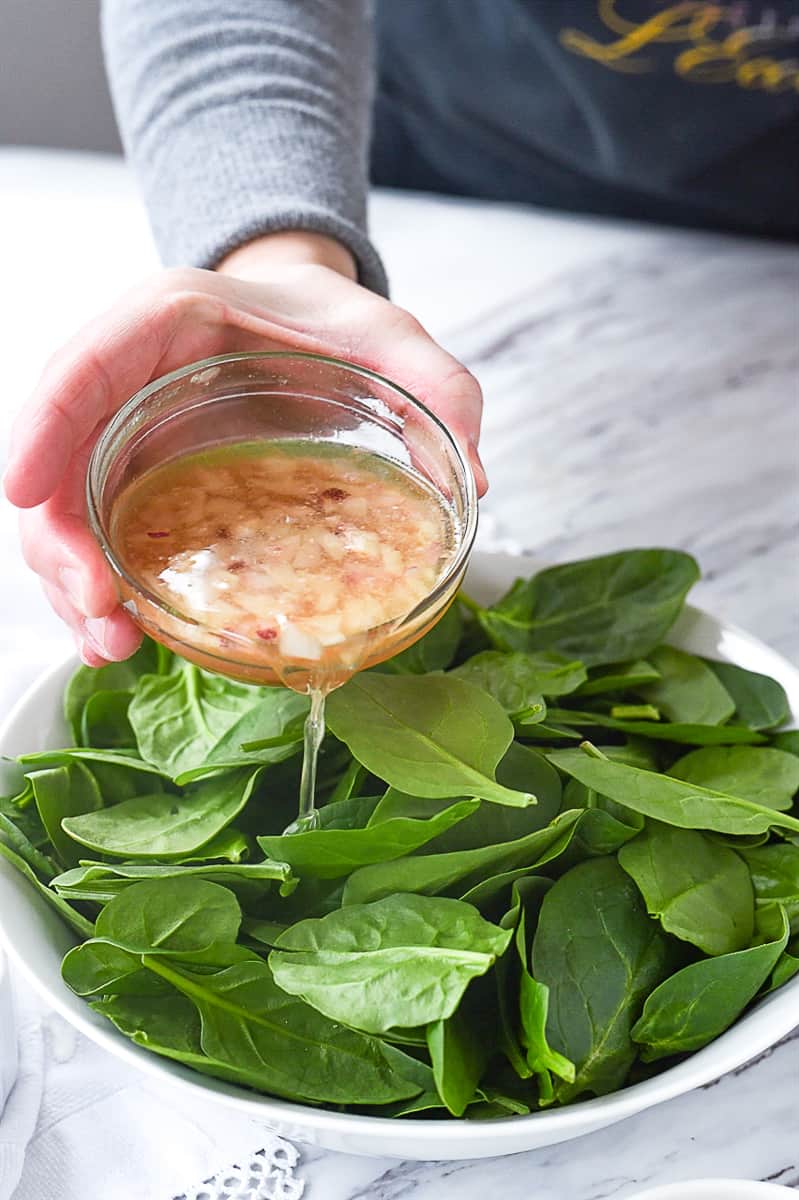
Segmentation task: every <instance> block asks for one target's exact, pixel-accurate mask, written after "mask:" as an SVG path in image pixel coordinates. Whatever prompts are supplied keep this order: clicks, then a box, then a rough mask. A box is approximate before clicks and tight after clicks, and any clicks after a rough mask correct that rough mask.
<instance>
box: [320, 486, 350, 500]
mask: <svg viewBox="0 0 799 1200" xmlns="http://www.w3.org/2000/svg"><path fill="white" fill-rule="evenodd" d="M348 496H349V492H345V491H343V490H342V489H341V488H336V487H333V488H325V490H324V491H323V492H322V499H323V500H346V499H347V497H348Z"/></svg>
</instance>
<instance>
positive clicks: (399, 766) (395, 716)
mask: <svg viewBox="0 0 799 1200" xmlns="http://www.w3.org/2000/svg"><path fill="white" fill-rule="evenodd" d="M327 720H328V725H329V726H330V728H331V729H332V731H333V733H334V734H335V735H336V737H337V738H339V739H340V740H341V741H342V742H345V743H346V744H347V746H348V747H349V749H350V752H351V753H352V754H353V755H354V757H355V758H357V759H358V761H359V762H360V763H362V764H363V765H364V766H365V767H366V768H367V770H369V771H371V772H372V773H373V774H375V775H377V776H378V777H379V778H381V779H384V780H385V781H386V783H389V784H390V785H391V786H392V787H396V788H398V789H399V790H400V791H402V792H409V793H410V794H411V795H415V796H430V797H436V796H445V797H450V796H463V795H467V796H477V797H479V798H480V799H482V800H489V801H492V802H494V803H497V804H516V805H526V804H529V803H531V802H534V797H532V796H530V795H528V794H526V793H524V792H516V791H512V790H511V789H510V788H506V787H503V786H502V785H501V784H499V783H497V782H496V780H495V778H494V772H495V770H496V767H497V764H498V763H499V761H500V759H501V758H502V756H503V755H504V754H505V752H506V750H507V749H508V746H509V745H510V743H511V741H512V740H513V726H512V725H511V723H510V721H509V720H508V718H507V716H506V715H505V713H504V712H503V711H502V709H501V708H500V706H499V705H498V704H497V702H496V700H494V699H493V698H492V697H491V696H489V695H488V694H487V693H486V692H483V691H482V690H481V689H480V688H476V687H474V686H473V685H472V684H469V683H465V682H464V681H463V680H460V679H453V678H451V677H450V676H447V675H423V676H391V675H376V674H372V673H371V672H369V673H366V674H364V675H361V676H356V677H355V678H354V679H351V680H350V682H349V683H347V684H345V685H344V687H343V688H340V689H339V690H338V691H335V692H332V693H331V695H330V696H329V697H328V701H327Z"/></svg>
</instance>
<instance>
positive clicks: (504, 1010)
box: [0, 550, 799, 1120]
mask: <svg viewBox="0 0 799 1200" xmlns="http://www.w3.org/2000/svg"><path fill="white" fill-rule="evenodd" d="M695 577H696V567H695V564H694V563H693V560H692V559H690V558H689V557H688V556H687V555H684V554H681V553H679V552H676V551H661V550H644V551H640V550H633V551H627V552H623V553H620V554H614V555H605V556H602V557H600V558H597V559H592V560H588V561H585V562H580V563H572V564H567V565H565V566H561V567H554V568H551V569H550V570H548V571H544V572H541V573H540V574H539V575H538V576H536V577H534V578H533V579H531V580H522V581H519V582H517V583H516V584H515V585H514V587H513V588H512V589H511V591H510V593H509V594H508V595H507V596H506V597H505V598H504V599H503V600H501V601H500V602H499V603H498V604H496V605H494V606H492V607H490V608H481V607H480V606H479V605H477V604H476V603H474V602H473V601H471V600H468V599H467V598H465V597H464V598H463V600H462V603H461V601H460V600H457V601H456V602H455V604H453V605H452V606H451V608H450V609H449V611H448V613H447V614H446V616H445V617H444V618H443V619H442V620H441V621H440V622H439V623H438V624H437V625H436V626H435V627H434V628H433V629H432V630H430V631H429V632H428V633H427V634H426V635H425V636H424V637H423V638H422V639H420V641H419V642H417V643H416V644H415V645H413V646H411V647H409V648H408V649H407V650H405V651H404V652H403V653H402V654H400V655H398V656H397V657H396V658H394V659H393V660H391V661H390V662H388V663H385V664H381V665H380V667H379V668H375V669H373V670H370V671H367V672H365V673H364V674H363V675H361V676H360V677H358V678H357V679H355V680H353V681H352V682H351V683H349V684H348V685H347V686H346V687H344V688H342V689H340V690H339V691H337V692H335V693H334V694H333V695H332V696H331V698H330V701H329V718H330V730H331V732H329V733H328V735H327V736H326V738H325V741H324V743H323V746H322V752H321V756H320V774H319V780H320V786H319V789H318V795H319V799H320V802H322V807H321V809H320V812H319V823H318V827H317V828H316V829H314V830H311V831H306V832H304V833H298V834H292V835H288V836H287V835H285V834H284V833H283V830H284V829H285V827H286V825H287V824H288V822H289V821H290V820H291V819H292V818H293V817H294V815H295V814H296V806H297V788H298V783H299V775H300V761H299V751H300V749H301V742H302V736H301V735H302V723H303V720H304V717H305V714H306V712H307V709H308V700H307V697H305V696H299V695H296V694H295V693H294V692H290V691H287V690H286V689H283V688H260V687H254V686H249V685H245V684H239V683H235V682H231V681H228V680H225V679H222V678H219V677H217V676H214V675H211V674H209V673H207V672H204V671H200V670H199V669H198V668H196V667H194V666H192V665H191V664H189V663H186V662H183V661H182V660H181V659H179V658H177V657H175V656H174V655H172V654H171V653H170V652H169V651H167V650H164V649H163V648H162V647H158V646H156V645H155V644H154V643H152V642H149V641H147V640H145V642H144V644H143V646H142V648H141V650H140V651H139V652H137V654H136V655H135V656H134V657H133V658H132V659H131V660H130V661H129V662H127V663H123V664H111V665H109V666H107V667H103V668H101V669H100V670H98V671H93V670H90V669H89V668H85V667H81V668H79V669H78V671H77V672H76V673H75V675H74V676H73V679H72V681H71V682H70V684H69V685H68V687H67V693H66V697H65V714H66V717H67V720H68V722H69V724H70V726H71V728H72V731H73V735H74V738H75V742H76V745H74V746H71V747H67V748H57V749H50V750H47V751H39V752H37V753H34V754H28V755H23V756H22V757H21V758H20V759H19V760H18V763H16V764H9V763H7V762H6V763H3V764H0V767H1V768H2V769H1V773H2V777H3V778H2V782H0V791H2V792H3V793H4V794H3V796H2V798H0V856H2V859H3V864H2V865H3V867H4V868H5V866H6V865H9V866H11V867H13V868H14V869H15V870H16V871H17V872H18V874H19V885H20V887H21V888H31V889H33V890H34V891H35V892H36V893H37V895H38V898H39V901H40V902H43V903H46V904H47V905H48V906H49V907H50V908H51V909H52V911H53V914H54V915H56V916H57V918H59V919H60V920H61V922H62V924H63V925H64V926H65V933H64V945H65V946H67V945H68V944H70V942H72V941H74V940H75V939H77V940H78V941H79V944H78V945H75V946H74V948H73V949H71V950H70V951H69V953H68V954H67V955H66V957H65V959H64V963H63V976H64V979H65V981H66V983H67V985H68V986H70V987H71V988H72V989H73V991H75V992H76V993H77V994H78V995H80V996H83V997H85V998H86V1001H87V1003H90V1004H91V1006H92V1007H93V1008H94V1009H95V1010H96V1011H97V1012H98V1013H101V1014H103V1015H104V1016H105V1017H107V1018H108V1019H109V1020H110V1021H112V1022H113V1023H114V1024H115V1025H116V1027H117V1028H118V1029H119V1030H120V1031H121V1032H122V1033H123V1034H124V1035H125V1036H127V1037H130V1038H131V1039H132V1040H133V1041H134V1042H136V1043H137V1044H139V1045H141V1046H144V1047H146V1048H147V1049H149V1050H150V1051H152V1052H153V1053H156V1054H160V1055H163V1056H165V1057H168V1058H170V1059H173V1060H175V1061H177V1062H181V1063H183V1064H185V1065H186V1066H188V1067H190V1068H192V1069H193V1070H195V1071H198V1072H201V1073H203V1074H207V1075H210V1076H214V1077H216V1078H219V1079H223V1080H225V1081H227V1082H229V1083H234V1084H238V1085H240V1086H244V1087H248V1088H254V1089H256V1090H259V1091H262V1092H266V1093H268V1094H271V1095H275V1096H280V1097H284V1098H287V1099H291V1100H295V1101H298V1102H300V1103H303V1104H327V1105H333V1106H336V1107H339V1108H342V1107H344V1108H348V1109H352V1110H354V1111H358V1112H367V1113H370V1114H372V1113H377V1114H384V1115H389V1116H395V1117H400V1118H401V1117H405V1116H407V1117H411V1116H414V1117H418V1118H419V1119H423V1118H424V1119H436V1118H437V1117H440V1116H445V1115H446V1114H447V1113H449V1114H451V1115H453V1116H462V1117H464V1118H466V1119H475V1120H476V1119H487V1118H491V1119H494V1118H498V1117H504V1116H507V1115H516V1114H524V1113H527V1112H530V1111H532V1110H533V1109H535V1108H536V1107H538V1108H540V1107H543V1106H548V1105H552V1104H567V1103H570V1102H571V1101H572V1100H574V1099H576V1098H578V1097H580V1096H583V1095H591V1094H596V1095H602V1094H604V1093H606V1092H608V1091H611V1090H613V1089H614V1088H618V1087H622V1086H624V1085H625V1084H626V1083H627V1082H628V1081H629V1080H631V1079H634V1078H637V1077H638V1076H639V1075H640V1073H641V1071H642V1069H645V1070H646V1071H651V1070H652V1068H649V1067H646V1068H642V1063H649V1062H655V1061H660V1060H661V1059H662V1060H664V1061H665V1060H668V1059H669V1058H671V1057H673V1056H674V1055H680V1054H684V1053H689V1052H690V1051H692V1050H693V1049H697V1048H698V1047H700V1046H702V1045H704V1044H705V1043H706V1042H707V1041H708V1040H709V1039H710V1038H712V1037H715V1036H716V1035H717V1034H719V1033H720V1032H722V1031H723V1030H724V1029H725V1028H727V1026H728V1025H729V1024H730V1022H732V1021H734V1020H736V1019H737V1018H738V1016H739V1015H741V1014H742V1013H743V1012H745V1010H746V1009H747V1007H748V1006H749V1005H750V1004H751V1003H752V1002H753V1001H754V1000H756V999H757V998H758V997H759V996H762V995H764V994H765V992H766V991H769V990H773V989H774V988H776V987H779V986H783V985H785V984H787V983H789V981H790V980H793V981H794V982H793V984H792V986H797V984H796V972H797V970H798V969H799V939H798V938H797V934H798V933H799V811H798V810H797V806H796V795H797V790H798V789H799V731H796V730H788V731H784V730H782V731H780V730H779V726H780V725H781V724H782V723H783V722H784V721H785V719H786V718H787V716H788V703H787V698H786V696H785V692H784V691H783V689H782V688H781V687H780V685H779V684H778V683H777V682H776V681H775V680H772V679H769V678H767V677H766V676H763V675H757V674H755V673H753V672H750V671H746V670H744V669H743V668H740V667H737V666H733V665H730V664H726V663H716V662H710V661H708V660H704V659H700V658H697V657H695V656H693V655H691V654H687V653H685V652H684V651H683V650H680V649H675V648H672V647H669V646H665V645H663V637H664V635H665V634H666V633H667V632H668V630H669V629H670V627H671V624H672V622H673V621H674V619H675V618H676V617H677V615H678V613H679V611H680V608H681V606H682V602H683V598H684V595H685V593H686V591H687V589H688V587H689V586H690V584H691V582H692V581H693V579H694V578H695ZM464 607H465V608H468V609H469V610H470V611H469V614H468V617H467V618H466V620H464V615H463V610H464ZM586 734H590V735H592V736H593V738H594V739H595V741H596V742H597V743H598V745H596V746H592V745H591V744H589V743H585V744H584V745H583V747H582V748H580V749H578V748H577V743H578V742H580V741H581V740H582V739H583V738H584V737H585V735H586ZM535 745H537V746H538V747H540V751H539V750H537V749H535V748H534V746H535ZM564 747H569V748H564ZM259 852H263V853H265V855H266V857H260V853H259ZM93 860H96V861H93ZM59 872H60V873H59ZM789 930H792V932H793V938H794V940H793V941H792V942H789V941H788V937H789ZM655 1069H657V1068H655Z"/></svg>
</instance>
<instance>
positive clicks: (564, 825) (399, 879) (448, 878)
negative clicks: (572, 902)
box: [342, 812, 580, 907]
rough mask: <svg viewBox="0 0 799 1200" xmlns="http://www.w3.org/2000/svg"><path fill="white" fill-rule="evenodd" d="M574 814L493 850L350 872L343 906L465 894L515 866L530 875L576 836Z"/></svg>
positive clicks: (455, 852) (480, 849)
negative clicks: (404, 895) (399, 896)
mask: <svg viewBox="0 0 799 1200" xmlns="http://www.w3.org/2000/svg"><path fill="white" fill-rule="evenodd" d="M579 817H580V814H579V813H577V812H571V813H570V812H565V813H561V814H560V815H559V816H558V817H556V818H555V820H554V821H551V822H550V824H549V825H548V826H547V827H546V828H545V829H537V830H535V831H534V832H533V833H528V834H527V835H526V836H524V837H521V838H517V839H516V840H515V841H512V842H501V843H500V844H499V845H496V846H478V847H475V849H473V850H453V851H452V852H450V853H445V854H420V855H413V856H412V857H411V858H407V859H399V860H397V861H396V862H388V863H375V864H374V865H373V866H370V867H361V868H359V870H357V871H353V873H352V875H350V877H349V879H348V880H347V882H346V884H345V886H344V895H343V897H342V904H343V905H344V906H345V907H346V906H348V905H352V904H364V903H366V902H368V901H372V900H378V899H381V898H382V897H385V896H391V895H392V894H393V893H395V892H415V893H418V894H420V895H428V896H429V895H435V894H436V893H438V892H444V891H455V892H457V894H458V895H463V893H465V892H467V891H468V890H469V889H470V888H472V887H474V885H475V884H476V883H479V882H480V881H481V880H483V879H485V878H486V876H488V875H496V874H499V873H500V872H503V871H510V870H513V869H514V868H515V867H525V868H527V869H528V870H529V871H531V872H532V871H533V870H534V869H535V868H536V867H540V866H542V865H543V864H544V863H547V862H551V861H553V860H554V859H556V858H558V856H559V855H561V854H562V853H563V852H564V850H565V849H566V847H567V846H568V844H569V842H570V840H571V838H572V837H573V835H574V827H575V824H576V822H577V820H578V819H579Z"/></svg>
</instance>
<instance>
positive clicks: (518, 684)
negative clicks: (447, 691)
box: [451, 650, 586, 713]
mask: <svg viewBox="0 0 799 1200" xmlns="http://www.w3.org/2000/svg"><path fill="white" fill-rule="evenodd" d="M451 674H452V675H453V676H455V678H457V679H465V680H466V681H467V683H473V684H475V686H476V687H480V688H482V689H483V691H485V692H488V693H489V695H491V696H493V697H494V699H495V700H496V701H497V703H498V704H500V705H501V706H502V708H504V709H505V712H507V713H520V712H523V711H524V710H526V709H530V708H534V707H535V706H536V705H537V704H543V697H544V696H564V695H567V694H568V693H569V692H573V691H574V689H575V688H576V687H577V686H578V685H579V684H580V683H582V682H583V680H584V679H585V678H586V671H585V667H584V666H583V664H582V663H581V662H569V660H568V659H567V658H565V657H564V656H563V655H562V654H555V653H552V652H546V651H541V652H539V653H538V654H522V653H520V652H516V653H512V654H505V653H503V652H502V651H501V650H484V651H483V652H482V653H481V654H475V655H474V657H473V658H469V659H467V660H466V662H465V663H462V664H461V665H460V666H459V667H456V668H455V670H454V671H452V672H451Z"/></svg>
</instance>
